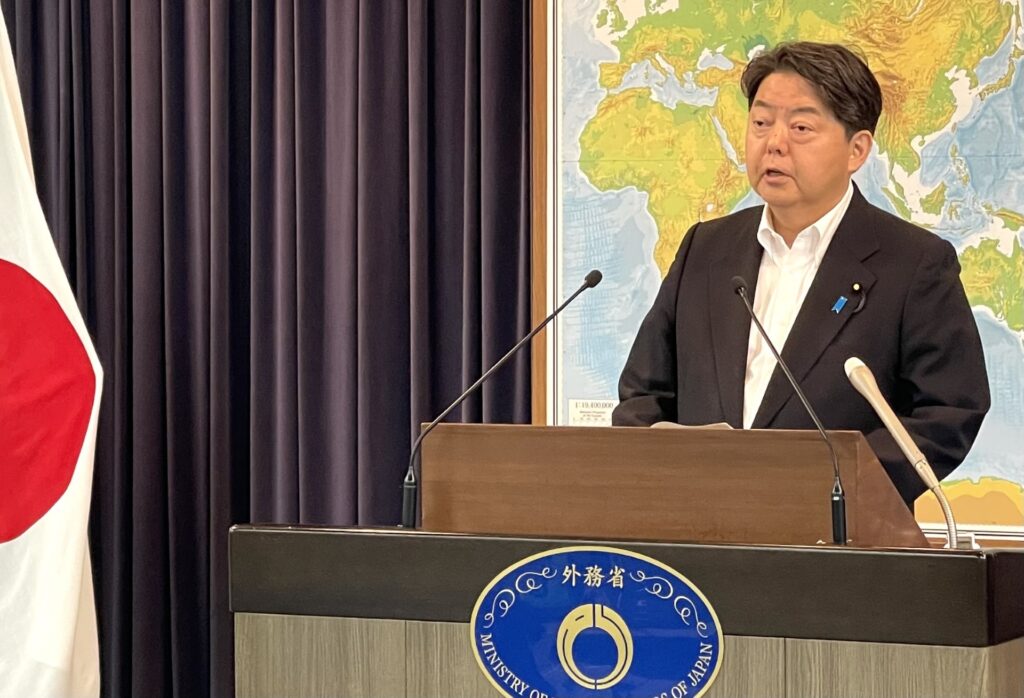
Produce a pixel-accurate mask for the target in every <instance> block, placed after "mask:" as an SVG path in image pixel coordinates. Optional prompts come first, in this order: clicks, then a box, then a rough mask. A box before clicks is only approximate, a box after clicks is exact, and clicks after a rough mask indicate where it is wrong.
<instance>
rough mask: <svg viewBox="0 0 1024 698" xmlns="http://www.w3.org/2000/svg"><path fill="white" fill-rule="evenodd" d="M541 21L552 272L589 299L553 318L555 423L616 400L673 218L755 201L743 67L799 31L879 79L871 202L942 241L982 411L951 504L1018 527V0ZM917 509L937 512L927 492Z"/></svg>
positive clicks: (716, 9)
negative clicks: (976, 342) (547, 49)
mask: <svg viewBox="0 0 1024 698" xmlns="http://www.w3.org/2000/svg"><path fill="white" fill-rule="evenodd" d="M555 21H556V26H555V28H554V32H555V36H556V45H557V47H558V50H557V54H556V57H555V58H556V67H557V75H555V76H554V78H553V80H554V84H555V94H556V98H557V104H558V112H557V113H558V119H557V128H556V129H555V141H556V145H555V147H556V159H557V164H558V167H559V168H560V172H559V176H558V177H557V183H556V197H555V201H556V204H555V205H556V216H557V217H556V225H555V235H554V237H553V239H554V240H555V242H556V247H557V249H556V260H557V261H556V266H557V278H558V279H559V280H560V283H561V285H562V288H561V289H560V290H561V292H562V293H563V294H564V293H568V292H571V291H572V290H574V289H575V287H576V285H578V283H579V281H578V279H579V278H582V276H583V275H584V274H586V272H587V271H588V270H589V269H591V268H593V267H598V268H601V269H602V270H603V272H604V274H605V279H606V280H605V282H604V284H603V285H602V287H601V291H603V292H602V293H600V294H598V293H593V294H591V295H590V297H585V298H584V299H583V302H582V303H579V304H578V305H577V306H576V307H570V309H569V310H568V311H567V313H566V317H565V318H564V319H563V320H562V322H561V324H560V326H559V330H558V345H557V348H556V354H557V355H556V371H555V375H556V376H557V380H556V385H555V386H554V387H555V395H556V421H557V422H559V423H588V422H590V423H594V422H600V421H601V420H602V419H604V418H606V417H607V414H608V407H609V406H610V405H611V404H614V401H615V395H616V381H617V378H618V374H619V372H620V371H621V368H622V365H623V363H624V362H625V358H626V355H627V353H628V351H629V347H630V344H631V342H632V339H633V337H634V335H635V333H636V330H637V328H638V327H639V324H640V321H641V320H642V318H643V316H644V314H645V312H646V311H647V309H648V308H649V307H650V305H651V302H652V301H653V299H654V294H655V292H656V291H657V288H658V285H659V283H660V281H661V278H662V277H663V275H664V274H665V272H666V271H667V268H668V265H669V263H670V261H671V259H672V258H673V256H674V254H675V251H676V248H677V247H678V246H679V243H680V241H681V239H682V236H683V235H684V234H685V231H686V230H687V229H688V228H689V227H690V226H691V225H692V224H693V223H694V222H696V221H698V220H706V219H709V218H714V217H718V216H721V215H725V214H727V213H730V212H732V211H735V210H737V209H740V208H745V207H748V206H752V205H757V204H760V203H761V202H760V200H759V199H758V198H757V196H756V195H755V194H754V193H753V192H752V191H751V190H750V187H749V185H748V182H747V177H746V174H745V171H744V166H743V159H744V158H743V143H744V132H745V127H746V118H747V103H746V99H745V98H744V97H743V95H742V92H741V90H740V87H739V77H740V74H741V72H742V70H743V68H744V66H745V65H746V64H747V62H748V61H749V60H750V58H751V57H752V56H754V55H756V53H757V52H759V51H761V50H763V49H765V48H768V47H771V46H774V45H776V44H777V43H779V42H782V41H787V40H796V39H805V40H814V41H827V42H836V43H842V44H845V45H848V46H852V47H855V48H856V50H859V51H860V52H861V54H862V55H863V56H864V57H865V58H866V60H867V61H868V64H869V65H870V67H871V68H872V70H873V71H874V73H875V74H876V76H877V77H878V79H879V82H880V83H881V85H882V90H883V95H884V110H883V116H882V120H881V122H880V124H879V127H878V131H877V133H876V148H875V150H874V151H873V153H872V155H871V157H870V158H869V160H868V162H867V164H866V165H865V166H864V168H862V170H861V171H860V172H858V173H857V175H856V176H855V181H856V182H857V183H858V185H859V186H860V188H861V191H862V192H863V193H864V195H865V196H866V197H867V198H868V200H869V201H871V202H872V203H874V204H875V205H877V206H880V207H882V208H885V209H887V210H889V211H891V212H893V213H895V214H897V215H900V216H902V217H903V218H906V219H908V220H910V221H913V222H914V223H916V224H918V225H920V226H922V227H925V228H927V229H929V230H931V231H932V232H934V233H935V234H936V235H939V236H941V237H943V238H945V239H946V240H948V241H950V242H951V243H952V244H953V245H954V246H955V248H956V249H957V252H958V254H959V257H960V262H961V266H962V269H963V271H962V276H961V278H962V280H963V283H964V287H965V289H966V290H967V294H968V297H969V299H970V301H971V304H972V307H973V309H974V314H975V318H976V320H977V322H978V327H979V330H980V332H981V335H982V341H983V343H984V345H985V351H986V364H987V367H988V373H989V380H990V383H991V389H992V397H993V405H992V410H991V412H990V413H989V415H988V417H987V419H986V421H985V424H984V426H983V427H982V431H981V434H980V435H979V438H978V441H977V443H976V445H975V447H974V449H973V450H972V452H971V454H970V456H969V457H968V459H967V461H966V462H965V463H964V465H962V466H961V467H960V468H959V469H958V470H957V471H956V472H955V473H954V474H953V476H952V477H951V478H950V479H949V481H947V482H946V483H944V487H945V488H946V490H947V492H948V493H949V494H950V496H951V499H954V508H955V509H956V510H957V512H958V514H959V515H960V517H961V518H962V519H963V518H966V519H968V520H970V521H971V522H974V523H975V524H976V525H977V526H976V527H980V528H982V529H985V530H988V531H989V532H990V533H991V532H997V533H998V532H1000V531H1002V530H1003V528H1004V527H1009V530H1010V532H1011V534H1012V532H1013V529H1018V530H1020V529H1022V527H1024V488H1022V483H1024V449H1022V448H1020V440H1021V435H1022V434H1024V251H1022V239H1024V230H1022V229H1024V75H1022V73H1024V70H1022V69H1024V29H1022V5H1021V0H858V1H854V2H847V1H840V0H835V1H832V2H819V1H818V0H760V1H758V0H755V1H753V2H751V0H711V1H708V2H693V1H689V0H560V2H559V3H558V6H557V8H556V11H555ZM918 515H919V518H920V519H922V520H925V521H930V520H939V519H941V516H940V515H939V512H938V508H937V506H935V505H933V504H932V503H931V501H930V499H928V498H922V499H921V500H919V502H918Z"/></svg>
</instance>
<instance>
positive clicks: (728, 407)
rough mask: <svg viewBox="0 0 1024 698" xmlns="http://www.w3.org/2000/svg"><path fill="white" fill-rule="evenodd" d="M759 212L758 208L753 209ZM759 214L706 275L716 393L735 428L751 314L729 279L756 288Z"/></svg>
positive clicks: (739, 412)
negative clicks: (737, 277) (737, 280)
mask: <svg viewBox="0 0 1024 698" xmlns="http://www.w3.org/2000/svg"><path fill="white" fill-rule="evenodd" d="M756 210H757V211H760V209H756ZM760 220H761V218H760V213H758V215H757V217H756V218H753V222H752V223H750V224H744V225H743V226H742V230H740V231H739V235H738V236H737V239H738V243H737V244H736V245H735V246H734V247H731V248H730V249H729V250H728V251H727V252H726V253H725V254H724V255H723V256H722V257H720V258H719V259H717V260H715V261H714V262H712V263H711V265H710V267H709V275H708V286H709V287H708V299H709V301H710V307H709V314H710V318H711V341H712V344H713V346H712V350H713V352H714V359H715V371H716V373H717V375H718V395H719V399H720V400H721V402H722V414H723V415H724V416H725V420H726V421H727V422H728V423H729V424H731V425H732V426H734V427H736V428H740V427H742V426H743V379H744V377H745V375H746V371H747V342H748V338H749V333H750V316H749V315H748V314H747V311H746V310H745V309H744V307H743V301H742V300H741V299H740V298H739V297H738V296H737V295H736V291H735V290H734V288H733V283H732V278H733V277H734V276H742V277H743V278H744V280H745V281H746V282H747V284H748V288H749V289H750V291H749V292H750V294H751V296H752V295H753V290H754V289H755V288H756V287H757V273H758V270H759V269H760V265H761V252H762V249H761V245H759V244H758V242H757V226H758V224H759V221H760Z"/></svg>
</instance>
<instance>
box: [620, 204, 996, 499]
mask: <svg viewBox="0 0 1024 698" xmlns="http://www.w3.org/2000/svg"><path fill="white" fill-rule="evenodd" d="M760 220H761V208H760V207H757V208H752V209H747V210H744V211H739V212H737V213H734V214H732V215H729V216H726V217H724V218H719V219H717V220H713V221H709V222H706V223H699V224H697V225H695V226H693V227H692V228H691V229H690V230H689V232H688V233H687V235H686V237H685V238H684V240H683V243H682V244H681V245H680V247H679V251H678V252H677V253H676V258H675V261H674V262H673V263H672V266H671V268H670V269H669V272H668V275H667V276H666V278H665V281H664V282H663V283H662V286H661V289H660V291H659V292H658V296H657V299H656V300H655V302H654V306H653V307H652V308H651V310H650V312H649V313H648V314H647V316H646V318H645V319H644V321H643V323H642V324H641V326H640V331H639V333H638V334H637V337H636V340H635V342H634V344H633V348H632V350H631V351H630V354H629V358H628V360H627V361H626V365H625V368H624V369H623V371H622V376H621V378H620V380H619V400H620V403H619V405H618V407H616V408H615V411H614V413H613V415H612V422H613V424H616V425H636V426H639V425H650V424H653V423H654V422H657V421H661V420H666V421H674V422H679V423H680V424H708V423H713V422H728V423H729V424H731V425H732V426H734V427H741V426H742V415H743V381H744V376H745V373H746V358H747V340H748V335H749V332H750V329H751V328H750V317H749V315H748V314H747V312H746V309H745V308H744V307H743V302H742V300H741V299H740V298H739V297H738V296H737V295H736V293H735V292H734V290H733V285H732V281H731V280H732V278H733V276H736V275H739V276H742V277H743V278H744V279H746V280H747V282H748V284H749V288H750V289H751V292H753V290H754V289H756V287H757V274H758V269H759V267H760V263H761V253H762V248H761V246H760V244H759V243H758V242H757V229H758V226H759V224H760ZM959 274H960V264H959V262H958V261H957V258H956V253H955V251H954V249H953V247H952V246H951V245H950V244H949V243H948V242H946V241H944V240H942V239H941V238H939V237H937V236H936V235H933V234H931V233H929V232H927V231H925V230H922V229H920V228H918V227H916V226H914V225H911V224H910V223H907V222H905V221H903V220H901V219H899V218H897V217H895V216H892V215H890V214H888V213H886V212H884V211H882V210H880V209H878V208H876V207H874V206H872V205H870V204H869V203H868V202H867V201H866V200H865V199H864V197H863V196H862V195H861V194H860V192H859V191H856V190H855V191H854V194H853V199H852V200H851V202H850V207H849V209H848V210H847V212H846V215H845V216H844V217H843V219H842V221H841V222H840V224H839V227H838V228H837V229H836V232H835V236H834V237H833V239H832V242H831V243H830V245H829V248H828V250H827V251H826V253H825V256H824V257H823V259H822V262H821V266H820V267H819V269H818V273H817V275H816V276H815V278H814V281H813V282H812V284H811V287H810V289H809V290H808V292H807V297H806V298H805V300H804V303H803V306H802V307H801V308H800V312H799V314H798V316H797V318H796V321H795V323H794V325H793V329H792V330H791V331H790V334H789V337H788V339H787V340H786V344H785V346H784V347H783V348H782V350H781V351H782V357H783V359H785V361H786V362H787V364H788V365H789V367H790V369H791V370H792V371H793V375H794V376H795V377H796V379H797V381H799V383H800V386H801V387H802V388H803V390H804V392H805V393H806V394H807V398H808V400H809V401H810V403H811V405H813V406H814V408H815V410H817V411H818V414H819V416H820V418H821V421H822V423H823V424H824V426H825V428H826V429H855V430H859V431H861V432H863V433H864V434H865V436H866V437H867V440H868V443H869V444H870V445H871V447H872V449H873V450H874V451H875V453H876V454H877V455H878V458H879V460H880V461H881V462H882V464H883V465H884V466H885V469H886V471H887V472H888V474H889V477H890V478H891V479H892V481H893V483H894V484H895V485H896V488H897V489H898V490H899V492H900V495H901V496H902V497H903V499H904V501H906V502H907V503H908V504H910V503H912V502H913V500H914V499H916V498H917V496H919V495H920V494H921V493H922V492H924V491H925V486H924V484H923V483H922V482H921V480H920V479H919V477H918V476H917V474H916V473H915V472H914V470H913V469H912V468H911V466H910V464H909V463H907V462H906V459H905V458H904V457H903V454H902V453H901V452H900V451H899V449H898V447H897V446H896V443H895V442H894V441H893V439H892V438H891V437H890V436H889V434H888V432H886V430H885V428H884V427H883V425H882V423H881V421H880V420H879V419H878V417H877V416H876V415H875V413H874V411H873V410H872V409H871V406H870V405H869V404H868V403H867V401H866V400H864V398H863V397H861V396H860V394H859V393H857V392H856V391H855V390H854V389H853V387H852V386H851V385H850V384H849V382H848V381H847V379H846V374H845V372H844V370H843V364H844V362H845V361H846V359H847V358H849V357H851V356H858V357H860V358H861V359H863V361H864V363H866V364H867V365H868V367H869V368H870V369H871V370H872V371H873V372H874V374H875V378H876V379H877V381H878V385H879V387H880V388H881V391H882V393H883V395H885V397H886V398H887V399H888V401H889V403H890V404H891V405H892V406H893V409H894V410H895V411H896V413H897V414H898V415H899V416H900V418H901V421H902V422H903V424H904V425H905V426H906V427H907V430H908V431H909V432H910V434H911V435H912V436H913V437H914V440H915V441H916V442H917V445H918V446H919V447H920V448H921V450H922V451H923V452H924V454H925V456H926V457H927V458H928V460H929V462H930V463H931V464H932V467H933V468H934V469H935V472H936V474H937V475H938V476H939V478H940V479H941V478H943V477H945V476H946V475H948V474H949V473H950V472H951V471H952V470H953V469H954V468H955V467H956V466H957V465H959V464H960V462H961V461H962V460H963V459H964V457H965V456H966V455H967V452H968V450H969V449H970V447H971V444H972V443H973V442H974V438H975V436H976V435H977V433H978V429H979V428H980V426H981V422H982V419H983V418H984V416H985V413H986V412H987V411H988V408H989V390H988V377H987V375H986V372H985V361H984V355H983V354H982V348H981V340H980V338H979V336H978V329H977V325H976V323H975V321H974V317H973V315H972V314H971V309H970V307H969V305H968V302H967V298H966V296H965V294H964V290H963V286H962V284H961V283H960V276H959ZM855 283H858V284H860V286H861V288H862V289H863V290H862V293H863V294H865V297H864V304H863V306H862V307H861V309H860V311H859V312H856V313H855V312H854V309H855V308H856V306H857V305H858V303H859V301H860V298H859V297H858V295H857V294H855V293H852V291H851V289H852V287H853V285H854V284H855ZM840 296H846V297H847V298H848V299H850V300H849V302H848V303H847V304H846V305H845V307H843V309H842V310H841V311H840V312H838V313H836V312H833V311H832V308H833V306H834V305H835V303H836V300H837V299H838V298H839V297H840ZM755 331H756V330H755ZM753 428H755V429H761V428H778V429H813V428H814V424H813V422H812V421H811V419H810V417H809V416H808V415H807V413H806V412H805V411H804V408H803V406H802V405H801V404H800V401H799V398H797V397H796V395H795V394H794V392H793V390H792V388H791V387H790V385H789V384H788V382H787V381H786V378H785V376H784V375H783V373H782V370H781V369H779V368H778V367H776V369H775V372H774V374H773V375H772V377H771V380H770V381H769V383H768V388H767V390H766V391H765V394H764V399H763V401H762V402H761V406H760V409H759V410H758V412H757V415H756V417H755V419H754V423H753Z"/></svg>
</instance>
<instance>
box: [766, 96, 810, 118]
mask: <svg viewBox="0 0 1024 698" xmlns="http://www.w3.org/2000/svg"><path fill="white" fill-rule="evenodd" d="M750 106H751V107H752V108H757V107H760V108H761V109H767V110H769V111H784V112H786V113H788V114H816V115H818V116H826V115H827V112H826V110H825V109H824V107H822V106H820V105H817V104H815V103H814V102H812V101H810V100H806V101H804V100H801V101H800V102H798V103H796V104H792V105H791V104H785V103H779V104H776V103H774V102H769V101H768V100H764V99H759V98H755V99H754V103H753V104H751V105H750Z"/></svg>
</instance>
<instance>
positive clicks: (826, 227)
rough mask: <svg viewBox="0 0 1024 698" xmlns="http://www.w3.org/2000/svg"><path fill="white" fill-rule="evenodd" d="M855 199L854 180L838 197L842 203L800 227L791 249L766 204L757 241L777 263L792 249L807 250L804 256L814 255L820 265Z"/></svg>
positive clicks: (762, 210) (762, 211)
mask: <svg viewBox="0 0 1024 698" xmlns="http://www.w3.org/2000/svg"><path fill="white" fill-rule="evenodd" d="M852 199H853V181H852V180H851V181H850V183H849V184H848V185H847V187H846V193H845V194H843V198H841V199H840V200H839V203H837V204H836V205H835V206H833V207H832V208H831V209H830V210H829V211H828V212H827V213H825V215H824V216H822V217H821V218H819V219H818V220H816V221H814V222H813V223H811V224H810V225H809V226H807V227H806V228H804V229H803V230H801V231H800V232H799V233H798V234H797V236H796V240H795V241H794V242H793V247H792V248H790V247H789V246H788V245H787V244H786V241H785V240H783V239H782V236H781V235H779V234H778V232H776V230H775V226H774V225H773V224H772V220H771V216H770V215H769V213H768V206H767V204H766V205H765V206H763V207H762V209H761V224H760V226H758V230H757V241H758V243H760V245H761V247H763V248H764V251H765V252H766V253H768V256H769V257H771V259H772V261H773V262H775V263H776V264H779V263H780V262H781V261H782V260H784V259H785V258H786V257H787V256H788V255H789V253H790V252H791V251H801V252H803V253H804V254H803V255H801V256H807V255H812V256H813V259H814V262H815V264H820V263H821V259H822V257H824V256H825V251H826V250H827V249H828V246H829V243H830V242H832V237H833V235H835V232H836V228H838V227H839V221H841V220H842V219H843V216H845V215H846V210H847V209H848V208H849V207H850V201H851V200H852Z"/></svg>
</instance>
